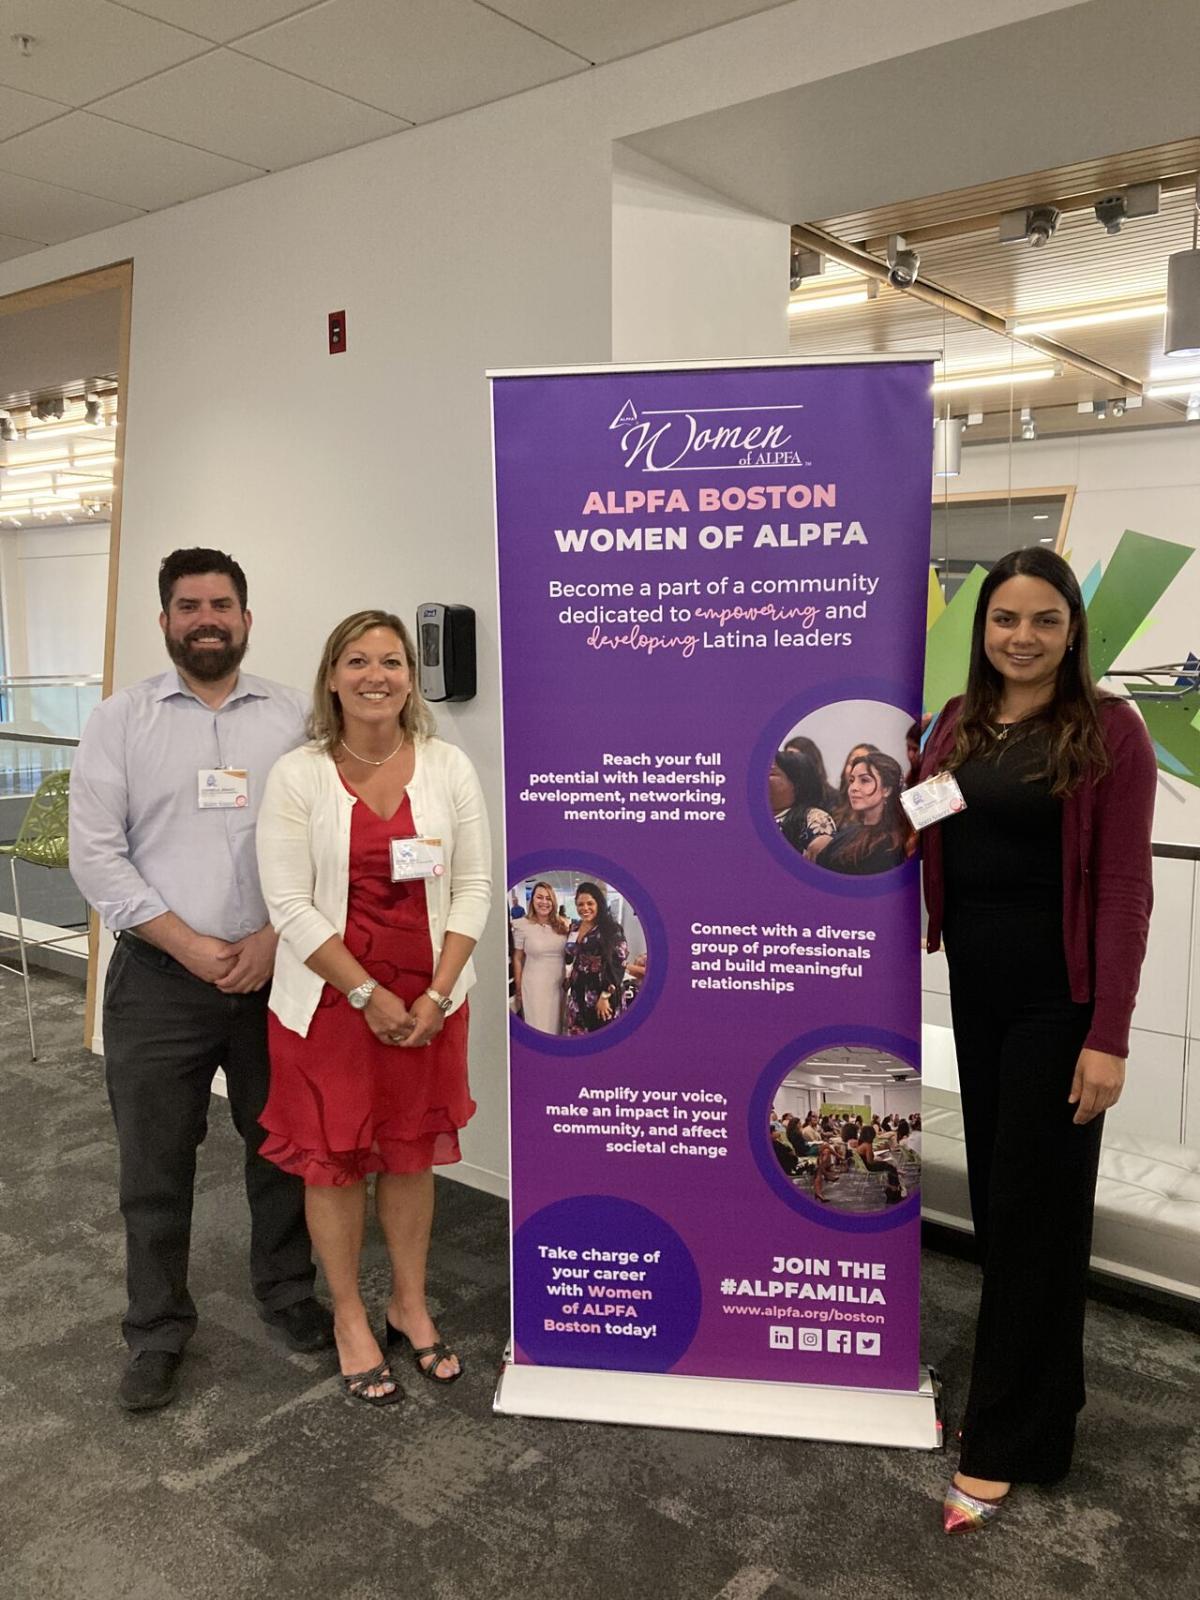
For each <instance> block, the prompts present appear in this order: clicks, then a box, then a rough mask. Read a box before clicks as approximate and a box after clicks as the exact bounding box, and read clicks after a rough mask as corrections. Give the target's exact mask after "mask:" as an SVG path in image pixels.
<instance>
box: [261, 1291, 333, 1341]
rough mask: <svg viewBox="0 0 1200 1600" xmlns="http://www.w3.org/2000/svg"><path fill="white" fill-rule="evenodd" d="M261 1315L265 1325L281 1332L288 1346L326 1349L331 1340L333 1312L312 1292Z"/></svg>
mask: <svg viewBox="0 0 1200 1600" xmlns="http://www.w3.org/2000/svg"><path fill="white" fill-rule="evenodd" d="M262 1319H263V1321H264V1322H265V1323H266V1325H267V1327H268V1328H274V1329H275V1330H276V1332H277V1333H280V1334H282V1335H283V1338H284V1340H285V1342H286V1343H287V1346H288V1348H289V1349H290V1350H299V1351H301V1352H302V1353H303V1354H308V1353H310V1352H312V1351H313V1350H328V1349H329V1347H330V1345H332V1343H333V1313H332V1311H327V1310H326V1309H325V1307H324V1306H323V1305H322V1304H321V1302H320V1301H319V1300H316V1299H314V1298H313V1296H312V1295H309V1297H308V1299H307V1300H297V1301H296V1302H295V1303H294V1304H293V1305H290V1306H284V1307H283V1308H282V1310H279V1311H264V1312H263V1313H262Z"/></svg>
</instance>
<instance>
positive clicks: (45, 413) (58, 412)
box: [33, 394, 67, 422]
mask: <svg viewBox="0 0 1200 1600" xmlns="http://www.w3.org/2000/svg"><path fill="white" fill-rule="evenodd" d="M66 409H67V408H66V404H65V402H64V400H63V397H62V395H60V394H56V395H52V396H50V397H49V398H48V399H42V400H35V401H34V403H33V414H34V416H35V417H36V418H37V420H38V421H39V422H49V421H51V420H53V421H55V422H59V421H61V420H62V416H63V413H64V412H65V411H66Z"/></svg>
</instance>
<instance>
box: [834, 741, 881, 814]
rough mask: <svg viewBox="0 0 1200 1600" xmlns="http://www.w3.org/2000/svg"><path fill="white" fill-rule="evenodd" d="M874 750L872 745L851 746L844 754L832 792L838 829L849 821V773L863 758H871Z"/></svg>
mask: <svg viewBox="0 0 1200 1600" xmlns="http://www.w3.org/2000/svg"><path fill="white" fill-rule="evenodd" d="M875 753H876V750H875V746H874V745H873V744H868V743H864V744H852V745H851V746H850V749H849V750H848V751H847V752H846V759H845V761H843V762H842V770H841V772H840V773H839V774H838V786H837V788H836V789H835V790H834V792H833V805H832V807H831V810H832V812H833V820H834V822H835V824H836V825H837V826H838V827H839V828H840V827H842V826H843V825H844V824H845V823H847V822H849V820H850V797H849V789H850V773H851V771H852V770H853V767H854V763H855V762H856V761H861V760H862V758H863V756H873V755H875Z"/></svg>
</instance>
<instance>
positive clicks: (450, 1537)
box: [0, 974, 1200, 1600]
mask: <svg viewBox="0 0 1200 1600" xmlns="http://www.w3.org/2000/svg"><path fill="white" fill-rule="evenodd" d="M36 988H37V1007H38V1016H39V1027H40V1030H41V1035H42V1041H43V1051H42V1057H41V1059H40V1060H39V1061H38V1062H37V1063H35V1064H31V1063H30V1062H29V1061H28V1059H27V1053H26V1050H25V1048H24V1039H23V1013H22V1006H21V993H20V985H19V982H18V980H16V979H14V978H10V977H9V976H8V975H7V974H0V1030H2V1031H0V1038H2V1039H3V1046H2V1048H0V1596H3V1597H4V1600H35V1597H36V1600H60V1597H61V1600H68V1597H69V1600H242V1597H246V1600H251V1597H252V1600H275V1597H281V1600H282V1597H315V1600H394V1597H397V1596H403V1597H406V1600H485V1597H489V1600H491V1597H509V1596H521V1597H530V1600H541V1597H546V1600H551V1597H553V1600H560V1597H561V1600H592V1597H595V1600H601V1597H603V1600H622V1597H625V1596H637V1597H638V1600H651V1597H653V1600H657V1597H667V1600H675V1597H680V1600H683V1597H687V1600H803V1597H809V1596H812V1597H814V1600H815V1597H818V1596H820V1597H826V1600H829V1597H838V1596H855V1597H861V1596H863V1595H867V1594H869V1595H871V1596H872V1597H873V1600H925V1597H929V1596H942V1595H945V1596H950V1595H954V1596H959V1595H968V1596H970V1597H971V1600H993V1597H995V1600H1007V1597H1013V1600H1025V1597H1031V1600H1032V1597H1038V1600H1055V1597H1058V1596H1075V1595H1101V1594H1110V1595H1122V1594H1138V1595H1150V1596H1154V1597H1155V1600H1175V1597H1179V1600H1184V1597H1188V1600H1195V1597H1196V1596H1197V1595H1200V1556H1198V1550H1197V1542H1198V1540H1200V1509H1198V1508H1200V1343H1198V1341H1197V1338H1196V1334H1195V1331H1194V1328H1193V1327H1190V1326H1189V1325H1188V1323H1187V1319H1178V1318H1176V1319H1174V1320H1172V1319H1171V1317H1170V1316H1164V1315H1163V1314H1162V1313H1161V1312H1156V1311H1155V1310H1154V1308H1150V1309H1149V1311H1147V1309H1146V1308H1144V1307H1139V1306H1138V1305H1137V1304H1136V1302H1135V1303H1133V1304H1130V1303H1124V1304H1114V1303H1101V1304H1096V1305H1093V1307H1092V1308H1091V1312H1090V1317H1089V1325H1088V1335H1087V1337H1088V1356H1089V1375H1090V1395H1091V1398H1090V1402H1089V1405H1088V1407H1087V1410H1086V1411H1085V1413H1084V1416H1083V1419H1082V1425H1081V1429H1080V1437H1079V1448H1078V1453H1077V1458H1076V1470H1075V1472H1074V1474H1073V1476H1072V1478H1071V1479H1070V1481H1069V1483H1068V1484H1067V1485H1065V1486H1063V1487H1060V1488H1057V1489H1053V1490H1022V1491H1020V1492H1019V1493H1018V1494H1016V1495H1015V1496H1014V1499H1013V1502H1012V1504H1011V1506H1010V1508H1009V1509H1008V1510H1007V1511H1006V1513H1005V1515H1004V1517H1003V1518H1002V1520H1001V1521H1000V1522H999V1523H998V1524H997V1525H995V1526H994V1527H992V1528H990V1529H988V1530H986V1531H985V1532H983V1533H977V1534H970V1535H966V1536H959V1537H956V1538H947V1537H946V1536H945V1535H944V1534H943V1533H942V1531H941V1527H940V1517H939V1509H940V1501H941V1495H942V1492H943V1488H944V1484H945V1481H946V1478H947V1476H948V1474H949V1472H950V1471H951V1470H952V1467H953V1460H952V1458H950V1457H948V1456H944V1455H938V1454H926V1453H907V1452H900V1451H889V1450H878V1449H867V1448H862V1447H854V1446H850V1445H815V1444H805V1443H794V1442H783V1441H779V1440H763V1439H754V1438H740V1437H718V1436H712V1435H705V1434H700V1433H682V1432H665V1431H652V1430H649V1429H646V1430H642V1429H635V1428H613V1427H599V1426H581V1425H579V1424H575V1423H549V1422H541V1421H530V1420H523V1419H512V1418H496V1417H493V1416H492V1414H491V1400H492V1392H493V1386H494V1381H495V1375H496V1370H497V1365H498V1362H499V1358H500V1354H501V1351H502V1349H503V1346H504V1341H505V1337H506V1331H507V1320H508V1287H507V1244H506V1227H505V1208H504V1206H503V1204H502V1203H501V1202H499V1201H497V1200H494V1199H491V1198H489V1197H487V1196H484V1195H481V1194H479V1193H476V1192H474V1191H472V1190H469V1189H466V1188H464V1187H463V1186H461V1185H458V1184H455V1183H452V1182H448V1181H444V1180H439V1184H438V1189H439V1197H438V1198H439V1208H440V1209H439V1217H438V1222H437V1228H436V1237H435V1247H434V1255H433V1260H432V1267H431V1290H432V1303H433V1310H434V1314H435V1316H437V1317H438V1318H439V1319H440V1320H441V1323H442V1326H443V1328H444V1330H446V1331H447V1332H448V1333H450V1334H452V1335H453V1337H454V1340H455V1343H456V1345H457V1346H458V1348H459V1349H460V1350H462V1351H463V1353H464V1354H465V1356H466V1359H467V1361H468V1364H469V1370H468V1372H467V1374H466V1376H465V1377H464V1379H463V1380H462V1382H460V1383H458V1384H456V1385H455V1386H454V1387H453V1388H452V1389H449V1390H446V1391H438V1390H435V1389H434V1387H433V1385H431V1384H428V1383H424V1382H422V1381H421V1380H420V1379H419V1378H418V1377H417V1376H416V1374H415V1373H414V1372H412V1370H411V1368H409V1369H404V1386H405V1388H406V1390H407V1391H408V1400H407V1403H406V1404H405V1405H403V1406H400V1407H397V1408H394V1409H392V1410H385V1411H372V1410H369V1409H368V1408H367V1407H365V1406H362V1405H361V1404H355V1403H353V1402H351V1401H348V1400H345V1399H343V1398H342V1397H341V1395H340V1394H339V1392H338V1389H337V1386H336V1383H335V1381H334V1378H333V1367H332V1363H331V1361H330V1360H329V1358H328V1357H325V1356H322V1357H316V1356H297V1355H291V1354H289V1353H288V1352H287V1350H286V1349H285V1348H284V1347H283V1346H281V1345H280V1344H278V1343H276V1342H275V1341H274V1339H273V1338H272V1336H271V1335H269V1334H268V1332H267V1331H266V1329H265V1328H264V1327H263V1325H262V1324H261V1323H260V1322H259V1321H258V1318H257V1316H256V1315H255V1311H254V1309H253V1306H252V1304H251V1300H250V1296H249V1291H248V1287H247V1284H246V1269H245V1239H246V1218H245V1206H244V1199H243V1196H242V1193H241V1187H240V1175H239V1154H238V1149H239V1147H238V1143H237V1140H236V1138H235V1136H234V1134H233V1131H232V1129H231V1127H230V1125H229V1120H228V1116H227V1114H226V1110H225V1107H224V1105H223V1103H222V1102H220V1101H214V1103H213V1115H212V1118H211V1125H210V1133H209V1138H208V1141H207V1143H206V1145H205V1148H204V1150H203V1152H202V1160H201V1174H200V1178H199V1180H198V1192H197V1205H196V1218H195V1231H194V1246H193V1266H192V1287H193V1292H194V1293H195V1296H196V1299H197V1302H198V1304H199V1307H200V1315H201V1325H200V1330H199V1332H198V1334H197V1336H196V1338H195V1339H194V1340H193V1342H192V1345H191V1347H190V1353H189V1358H188V1361H187V1364H186V1368H185V1381H184V1385H183V1389H182V1393H181V1396H180V1398H179V1400H178V1401H177V1402H176V1404H174V1405H173V1406H171V1407H170V1408H169V1409H167V1410H166V1411H163V1412H159V1413H154V1414H150V1415H143V1416H138V1417H130V1416H127V1415H125V1414H124V1413H122V1412H121V1411H119V1410H118V1409H117V1407H116V1405H115V1402H114V1398H113V1391H114V1386H115V1383H116V1381H117V1378H118V1377H119V1374H120V1371H121V1367H122V1360H123V1346H122V1344H121V1341H120V1334H119V1330H118V1322H119V1318H120V1314H121V1311H122V1299H123V1297H122V1271H123V1267H122V1234H121V1222H120V1217H119V1214H118V1211H117V1207H116V1201H115V1194H114V1173H115V1150H114V1141H113V1135H112V1130H111V1126H110V1123H109V1119H108V1109H107V1105H106V1102H105V1099H104V1091H103V1084H102V1075H101V1069H100V1064H99V1062H98V1061H97V1060H96V1059H95V1058H94V1057H92V1056H91V1055H90V1054H88V1053H87V1052H86V1051H85V1050H84V1049H83V1048H82V1047H81V1045H80V1042H79V1041H80V1034H81V1016H82V993H81V989H80V986H79V985H78V984H76V983H74V982H73V981H71V980H70V979H65V978H56V977H53V976H48V975H45V976H39V977H38V978H37V979H36ZM369 1261H370V1272H369V1289H370V1292H371V1294H372V1296H373V1298H374V1301H375V1303H376V1304H378V1305H379V1306H380V1308H382V1305H383V1301H384V1294H385V1274H384V1262H383V1256H382V1251H381V1249H380V1247H379V1245H378V1243H377V1242H376V1243H375V1244H373V1246H372V1249H371V1254H370V1257H369ZM924 1284H925V1294H924V1320H925V1333H924V1351H925V1359H926V1360H927V1361H929V1362H930V1363H932V1364H933V1365H934V1366H936V1367H937V1368H938V1369H939V1370H940V1372H941V1375H942V1378H943V1381H944V1383H945V1392H946V1411H947V1430H948V1435H949V1436H951V1437H952V1435H953V1429H954V1428H955V1426H956V1425H957V1413H958V1410H959V1408H960V1407H961V1404H962V1399H963V1393H964V1384H965V1379H966V1373H967V1362H968V1357H969V1350H970V1343H969V1341H970V1334H971V1325H972V1317H973V1312H974V1302H975V1295H976V1292H977V1274H976V1271H975V1269H974V1268H973V1267H972V1266H971V1265H969V1264H968V1263H966V1262H964V1261H960V1260H956V1259H954V1258H953V1257H951V1256H949V1255H943V1254H939V1253H936V1252H933V1251H929V1250H927V1251H926V1252H925V1263H924ZM870 1404H871V1399H870V1396H869V1395H864V1396H863V1397H861V1399H856V1400H854V1401H853V1403H852V1407H851V1409H850V1411H849V1414H848V1425H849V1427H850V1429H851V1430H852V1429H853V1407H856V1406H860V1405H861V1406H862V1407H864V1408H866V1407H869V1406H870Z"/></svg>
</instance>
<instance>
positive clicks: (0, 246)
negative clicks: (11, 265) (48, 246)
mask: <svg viewBox="0 0 1200 1600" xmlns="http://www.w3.org/2000/svg"><path fill="white" fill-rule="evenodd" d="M42 248H43V246H42V245H40V244H36V243H35V242H34V241H33V240H32V239H10V238H9V237H8V235H7V234H4V233H0V261H12V260H13V259H14V257H16V256H27V255H28V254H29V252H30V251H31V250H41V249H42Z"/></svg>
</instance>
